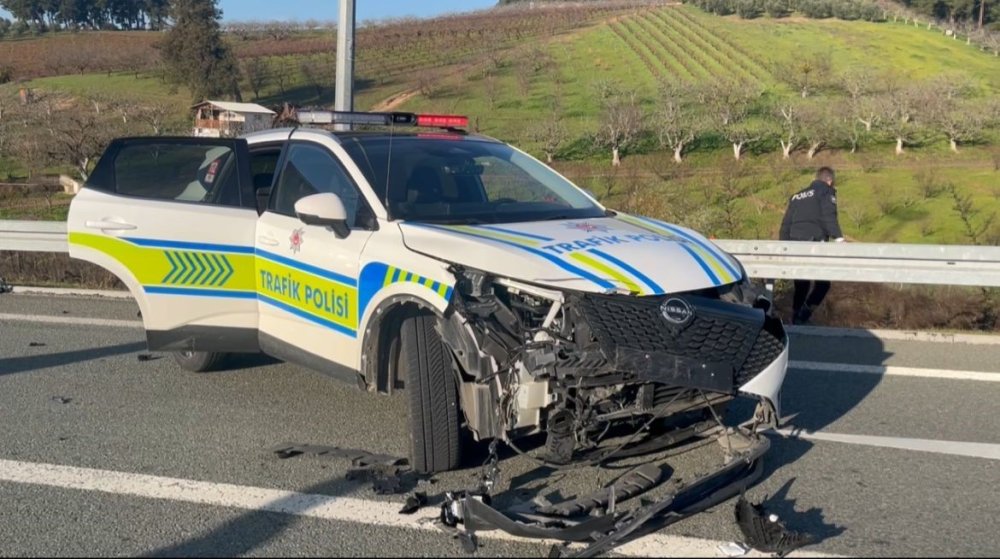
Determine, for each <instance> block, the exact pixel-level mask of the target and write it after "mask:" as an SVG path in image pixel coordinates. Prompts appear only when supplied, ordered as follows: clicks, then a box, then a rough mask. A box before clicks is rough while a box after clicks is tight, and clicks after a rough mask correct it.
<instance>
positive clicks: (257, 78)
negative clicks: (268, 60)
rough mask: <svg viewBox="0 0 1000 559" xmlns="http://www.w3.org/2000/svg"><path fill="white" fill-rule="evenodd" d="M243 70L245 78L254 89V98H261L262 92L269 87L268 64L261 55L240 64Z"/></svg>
mask: <svg viewBox="0 0 1000 559" xmlns="http://www.w3.org/2000/svg"><path fill="white" fill-rule="evenodd" d="M240 67H241V69H242V70H243V78H244V79H246V81H247V85H249V86H250V89H251V90H252V91H253V98H254V99H255V100H256V99H260V92H261V90H262V89H264V88H265V87H267V83H268V76H267V65H266V64H264V61H263V60H262V59H261V58H259V57H253V58H248V59H246V60H244V61H243V63H242V64H240Z"/></svg>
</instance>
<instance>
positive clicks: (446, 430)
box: [399, 315, 461, 473]
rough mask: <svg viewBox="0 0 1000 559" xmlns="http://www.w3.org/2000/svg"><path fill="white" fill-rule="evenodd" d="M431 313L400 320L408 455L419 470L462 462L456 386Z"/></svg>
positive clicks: (442, 468)
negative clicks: (407, 411) (408, 414)
mask: <svg viewBox="0 0 1000 559" xmlns="http://www.w3.org/2000/svg"><path fill="white" fill-rule="evenodd" d="M436 320H437V319H436V318H435V317H433V316H427V315H421V316H414V317H410V318H408V319H406V320H405V321H403V327H402V330H401V332H400V341H401V344H400V359H399V364H400V367H401V368H402V369H403V371H401V372H402V373H403V375H405V384H404V389H405V390H406V392H407V394H408V399H409V401H410V459H411V462H412V464H413V469H414V470H416V471H417V472H419V473H434V472H444V471H447V470H452V469H455V468H456V467H458V465H459V463H460V462H461V454H460V453H461V445H460V443H459V409H458V388H457V386H456V380H455V373H454V371H453V368H452V361H451V356H450V355H449V354H448V348H447V347H446V346H445V345H444V342H443V341H442V340H441V336H440V334H438V332H437V330H435V329H434V324H435V322H436Z"/></svg>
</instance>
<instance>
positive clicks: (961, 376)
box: [788, 361, 1000, 382]
mask: <svg viewBox="0 0 1000 559" xmlns="http://www.w3.org/2000/svg"><path fill="white" fill-rule="evenodd" d="M788 368H789V369H797V370H800V371H831V372H840V373H859V374H867V375H885V376H897V377H917V378H936V379H949V380H978V381H983V382H1000V373H984V372H980V371H954V370H949V369H919V368H916V367H896V366H893V365H853V364H848V363H828V362H825V361H789V362H788Z"/></svg>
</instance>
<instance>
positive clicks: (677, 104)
mask: <svg viewBox="0 0 1000 559" xmlns="http://www.w3.org/2000/svg"><path fill="white" fill-rule="evenodd" d="M695 105H697V101H696V97H695V92H694V91H693V90H692V89H691V88H690V87H688V86H685V85H680V84H677V83H675V82H672V81H670V82H668V81H665V82H663V83H662V84H661V85H660V99H659V104H658V105H657V108H656V112H655V113H654V114H653V119H652V124H653V127H654V128H655V130H656V136H657V138H658V139H659V140H660V146H662V147H666V148H670V150H671V151H673V152H674V162H676V163H681V162H682V161H683V157H684V150H685V148H687V146H688V144H690V143H691V142H693V141H694V140H695V138H697V137H698V134H700V133H701V132H702V130H703V124H702V120H701V119H700V118H699V115H698V114H697V113H696V110H695Z"/></svg>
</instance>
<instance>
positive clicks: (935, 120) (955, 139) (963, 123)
mask: <svg viewBox="0 0 1000 559" xmlns="http://www.w3.org/2000/svg"><path fill="white" fill-rule="evenodd" d="M925 108H926V110H927V111H928V120H929V124H930V125H931V126H932V127H934V129H935V130H936V131H937V132H940V133H941V134H943V135H944V137H945V138H947V139H948V145H949V146H950V147H951V151H953V152H955V153H958V145H959V144H960V143H963V144H964V143H968V142H974V141H977V140H979V139H980V138H982V135H983V131H984V129H985V128H986V126H987V123H986V117H985V115H984V114H983V111H982V108H981V107H979V106H978V103H975V102H974V101H971V100H956V99H945V98H941V97H938V98H934V97H931V98H930V99H928V100H927V101H926V105H925Z"/></svg>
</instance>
